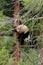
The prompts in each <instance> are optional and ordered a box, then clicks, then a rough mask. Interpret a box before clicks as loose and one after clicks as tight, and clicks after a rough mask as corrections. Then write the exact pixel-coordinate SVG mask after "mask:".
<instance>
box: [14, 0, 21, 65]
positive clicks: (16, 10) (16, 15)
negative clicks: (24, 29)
mask: <svg viewBox="0 0 43 65" xmlns="http://www.w3.org/2000/svg"><path fill="white" fill-rule="evenodd" d="M19 11H20V4H19V0H15V7H14V27H17V26H18V25H19V23H20V22H19V18H20V16H19ZM17 37H18V33H17V32H14V39H16V38H17ZM14 58H15V64H14V65H17V63H18V62H19V60H20V43H19V42H18V41H17V42H16V49H15V52H14Z"/></svg>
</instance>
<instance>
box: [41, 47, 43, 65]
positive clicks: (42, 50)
mask: <svg viewBox="0 0 43 65" xmlns="http://www.w3.org/2000/svg"><path fill="white" fill-rule="evenodd" d="M40 57H41V63H40V64H41V65H43V48H42V49H41V50H40Z"/></svg>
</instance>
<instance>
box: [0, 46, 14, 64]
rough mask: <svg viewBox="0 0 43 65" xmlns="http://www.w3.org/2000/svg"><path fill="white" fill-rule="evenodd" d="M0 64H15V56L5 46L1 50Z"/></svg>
mask: <svg viewBox="0 0 43 65" xmlns="http://www.w3.org/2000/svg"><path fill="white" fill-rule="evenodd" d="M0 65H13V58H12V57H11V56H10V55H9V52H8V50H7V49H5V48H4V47H3V49H1V50H0Z"/></svg>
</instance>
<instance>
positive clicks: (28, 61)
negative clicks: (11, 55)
mask: <svg viewBox="0 0 43 65" xmlns="http://www.w3.org/2000/svg"><path fill="white" fill-rule="evenodd" d="M22 57H23V58H22V62H20V63H19V64H18V65H39V62H40V60H41V59H40V57H39V50H35V49H30V50H28V53H26V52H24V51H23V53H22Z"/></svg>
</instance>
